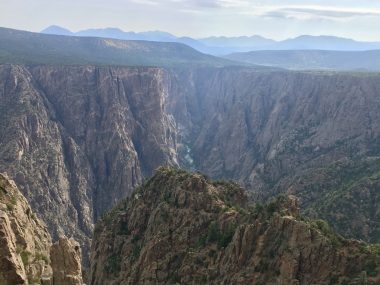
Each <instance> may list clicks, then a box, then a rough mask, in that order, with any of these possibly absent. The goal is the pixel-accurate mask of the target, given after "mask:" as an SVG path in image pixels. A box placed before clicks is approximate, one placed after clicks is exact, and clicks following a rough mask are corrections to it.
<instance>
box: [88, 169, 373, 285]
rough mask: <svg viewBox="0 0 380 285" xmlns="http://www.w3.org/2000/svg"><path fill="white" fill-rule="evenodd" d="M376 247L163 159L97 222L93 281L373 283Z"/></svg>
mask: <svg viewBox="0 0 380 285" xmlns="http://www.w3.org/2000/svg"><path fill="white" fill-rule="evenodd" d="M379 252H380V248H379V246H377V245H369V244H366V243H364V242H359V241H356V240H347V239H344V238H342V237H341V236H339V235H337V234H335V233H334V232H333V231H332V230H331V229H330V227H329V226H328V224H327V223H326V222H324V221H321V220H316V221H313V220H307V219H305V218H303V217H302V216H300V214H299V209H298V201H297V199H296V198H295V197H285V196H281V197H278V198H277V199H276V200H273V201H272V202H271V203H269V204H267V205H259V204H256V205H250V204H249V203H248V200H247V196H246V192H245V190H244V189H242V188H240V187H239V186H238V185H236V184H234V183H229V182H223V181H210V180H209V179H208V178H207V177H205V176H204V175H202V174H190V173H188V172H185V171H181V170H176V169H170V168H160V169H159V170H158V171H157V172H156V174H155V175H154V177H153V178H152V179H150V180H149V181H148V182H147V183H145V185H143V186H142V187H140V188H138V189H137V190H136V191H135V192H134V194H133V195H132V196H131V197H130V198H128V199H126V200H124V201H123V202H121V203H120V204H119V205H118V206H117V207H115V208H114V209H113V210H112V211H111V212H109V213H108V214H107V215H105V216H104V217H103V218H102V220H101V221H100V222H99V223H98V225H97V227H96V229H95V234H94V239H93V244H92V253H91V273H90V284H93V285H97V284H99V285H100V284H283V285H286V284H293V285H296V284H305V285H306V284H307V285H312V284H380V275H379V272H380V257H379V256H380V254H379Z"/></svg>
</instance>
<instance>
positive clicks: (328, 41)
mask: <svg viewBox="0 0 380 285" xmlns="http://www.w3.org/2000/svg"><path fill="white" fill-rule="evenodd" d="M41 33H44V34H54V35H64V36H82V37H101V38H111V39H121V40H144V41H159V42H178V43H183V44H186V45H188V46H190V47H192V48H194V49H196V50H198V51H200V52H203V53H208V54H212V55H226V54H230V53H236V52H248V51H257V50H333V51H365V50H374V49H380V42H360V41H355V40H352V39H347V38H340V37H334V36H309V35H304V36H299V37H296V38H293V39H287V40H284V41H275V40H272V39H267V38H264V37H262V36H258V35H255V36H241V37H208V38H202V39H193V38H190V37H176V36H174V35H172V34H170V33H166V32H161V31H151V32H141V33H136V32H124V31H122V30H121V29H118V28H105V29H88V30H82V31H79V32H76V33H74V32H71V31H70V30H68V29H65V28H62V27H59V26H50V27H48V28H46V29H44V30H42V31H41Z"/></svg>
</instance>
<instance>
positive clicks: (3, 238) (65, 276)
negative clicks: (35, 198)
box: [0, 174, 83, 285]
mask: <svg viewBox="0 0 380 285" xmlns="http://www.w3.org/2000/svg"><path fill="white" fill-rule="evenodd" d="M0 284H1V285H19V284H26V285H27V284H43V285H82V284H83V282H82V270H81V260H80V247H79V244H77V243H76V242H75V241H74V240H72V239H68V238H66V237H64V236H62V237H61V238H60V239H59V240H58V241H57V242H56V243H54V244H53V243H52V239H51V237H50V234H49V233H48V231H47V228H46V226H45V224H44V223H43V222H41V221H40V220H39V219H38V218H37V216H36V215H35V214H34V213H33V211H32V210H31V208H30V206H29V204H28V202H27V200H26V199H25V197H24V196H23V195H22V194H21V192H19V190H18V189H17V186H16V184H15V183H14V182H13V181H12V180H10V179H9V178H8V177H7V176H6V175H4V174H0Z"/></svg>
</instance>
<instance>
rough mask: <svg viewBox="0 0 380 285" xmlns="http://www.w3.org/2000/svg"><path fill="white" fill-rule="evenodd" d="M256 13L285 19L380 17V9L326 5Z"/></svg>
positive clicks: (270, 8) (272, 8)
mask: <svg viewBox="0 0 380 285" xmlns="http://www.w3.org/2000/svg"><path fill="white" fill-rule="evenodd" d="M264 10H265V11H263V12H262V13H255V14H256V15H259V16H263V17H268V18H284V19H300V20H305V19H316V18H322V19H333V20H334V19H335V20H339V19H349V18H355V17H380V10H364V9H347V8H338V7H325V6H291V7H269V8H266V9H264Z"/></svg>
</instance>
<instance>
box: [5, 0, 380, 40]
mask: <svg viewBox="0 0 380 285" xmlns="http://www.w3.org/2000/svg"><path fill="white" fill-rule="evenodd" d="M52 24H55V25H60V26H63V27H66V28H68V29H70V30H72V31H78V30H81V29H86V28H104V27H119V28H121V29H122V30H125V31H131V30H133V31H148V30H162V31H167V32H171V33H173V34H175V35H178V36H193V37H205V36H209V35H226V36H237V35H254V34H258V35H262V36H266V37H270V38H275V39H284V38H288V37H294V36H297V35H301V34H311V35H337V36H344V37H350V38H355V39H359V40H373V41H380V32H379V31H380V1H376V0H304V1H301V0H107V1H104V0H0V26H3V27H9V28H16V29H23V30H29V31H40V30H42V29H43V28H45V27H47V26H49V25H52Z"/></svg>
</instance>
